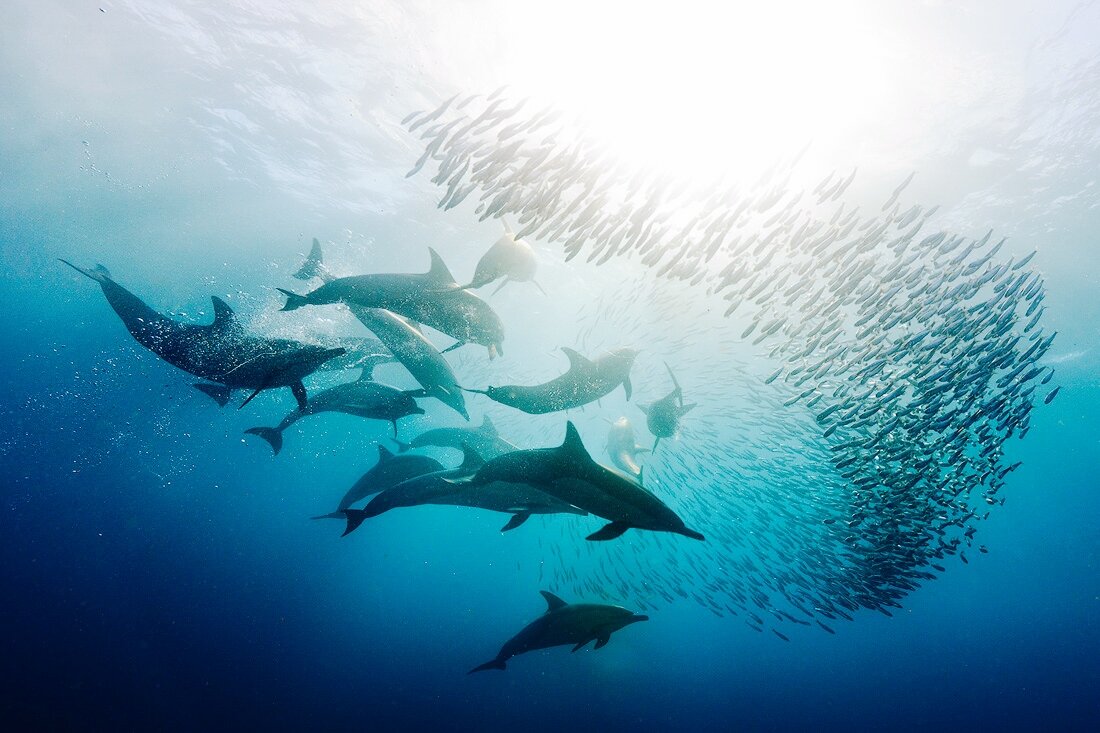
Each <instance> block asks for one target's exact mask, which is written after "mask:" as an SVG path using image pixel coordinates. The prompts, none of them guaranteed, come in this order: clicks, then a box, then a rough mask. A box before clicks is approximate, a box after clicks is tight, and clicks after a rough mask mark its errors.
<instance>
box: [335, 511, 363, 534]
mask: <svg viewBox="0 0 1100 733" xmlns="http://www.w3.org/2000/svg"><path fill="white" fill-rule="evenodd" d="M344 516H345V517H347V520H348V526H347V527H346V528H345V529H344V534H342V535H340V536H341V537H347V536H348V535H349V534H351V533H352V532H354V531H355V530H357V529H359V525H360V524H362V523H363V521H364V520H366V518H367V510H366V509H345V510H344Z"/></svg>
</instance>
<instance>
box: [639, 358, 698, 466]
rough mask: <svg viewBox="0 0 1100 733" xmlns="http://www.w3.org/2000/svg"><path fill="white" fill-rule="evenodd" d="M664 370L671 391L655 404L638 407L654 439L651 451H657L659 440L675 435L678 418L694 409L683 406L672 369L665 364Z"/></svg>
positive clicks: (677, 427) (682, 399) (689, 406)
mask: <svg viewBox="0 0 1100 733" xmlns="http://www.w3.org/2000/svg"><path fill="white" fill-rule="evenodd" d="M665 369H667V370H668V376H670V377H672V385H673V390H672V391H671V392H669V393H668V394H667V395H665V396H664V397H662V398H661V399H659V400H657V401H656V402H651V403H650V404H648V405H638V409H640V410H641V411H642V412H644V413H645V416H646V427H648V428H649V432H651V433H653V435H654V437H655V438H656V440H654V441H653V450H657V446H658V445H660V443H661V438H671V437H672V436H674V435H676V431H677V430H679V429H680V418H682V417H683V416H684V415H686V414H687V413H689V412H690V411H691V410H693V409H694V408H695V405H694V404H687V405H685V404H684V394H683V390H681V389H680V383H679V382H677V381H676V375H675V374H673V373H672V367H670V366H669V365H668V364H665Z"/></svg>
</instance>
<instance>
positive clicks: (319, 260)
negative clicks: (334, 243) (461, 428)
mask: <svg viewBox="0 0 1100 733" xmlns="http://www.w3.org/2000/svg"><path fill="white" fill-rule="evenodd" d="M294 277H296V278H298V279H300V280H308V279H311V278H314V277H317V278H320V279H321V280H323V281H324V282H331V281H332V280H334V279H335V278H334V277H333V276H332V275H331V274H330V273H329V272H328V270H327V268H325V266H324V261H323V255H322V253H321V243H320V242H318V241H317V239H316V238H315V239H314V240H313V248H312V249H311V250H310V253H309V257H307V258H306V261H305V262H304V263H303V264H302V266H301V267H300V268H298V271H297V272H295V273H294ZM348 309H349V310H351V312H352V314H353V315H354V316H355V317H356V318H358V319H359V322H360V323H362V324H363V325H364V326H366V327H367V329H368V330H370V331H371V332H372V333H374V335H375V336H377V337H378V339H379V342H380V343H381V345H383V346H385V348H386V349H388V350H389V351H390V353H392V354H393V356H394V358H396V360H397V361H399V362H401V365H402V366H404V367H405V369H407V370H408V371H409V374H411V375H412V376H413V379H415V380H416V381H417V382H419V383H420V386H421V387H423V388H424V390H425V392H426V393H427V396H428V397H434V398H436V399H437V400H439V401H440V402H442V403H443V404H445V405H447V406H448V407H450V408H451V409H453V410H454V411H455V412H457V413H458V414H459V415H462V417H464V418H466V419H467V420H469V419H470V415H469V413H468V412H466V400H465V399H464V398H463V397H462V390H461V389H459V387H458V383H457V381H456V380H455V375H454V372H453V371H452V370H451V367H450V365H449V364H448V363H447V360H446V359H445V358H444V357H443V355H442V354H441V353H440V352H439V350H438V349H436V348H435V346H433V345H432V343H431V342H430V341H428V339H426V338H424V334H422V333H421V332H420V331H418V330H417V329H415V328H413V327H412V326H411V325H409V323H408V322H407V321H405V320H404V319H403V318H401V317H399V316H397V315H396V314H394V313H392V312H390V311H388V310H384V309H381V308H365V307H363V306H361V305H357V304H354V303H349V304H348Z"/></svg>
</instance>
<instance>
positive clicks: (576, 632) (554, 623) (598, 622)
mask: <svg viewBox="0 0 1100 733" xmlns="http://www.w3.org/2000/svg"><path fill="white" fill-rule="evenodd" d="M540 592H541V593H542V597H543V598H545V599H546V606H547V608H546V613H544V614H543V615H542V616H539V617H538V618H537V619H535V620H534V621H532V622H531V623H529V624H527V626H525V627H524V628H523V630H522V631H520V632H519V633H518V634H516V635H515V636H513V637H512V638H511V639H509V640H508V641H506V642H505V643H504V646H502V647H501V648H500V652H499V653H498V654H497V655H496V658H494V659H492V660H490V661H488V662H486V663H485V664H481V665H478V666H477V667H474V668H473V669H471V670H470V671H469V674H473V673H474V672H482V671H485V670H487V669H504V668H505V664H506V663H507V662H508V660H509V659H511V658H512V657H514V656H517V655H519V654H523V653H524V652H530V651H534V650H536V649H548V648H549V647H552V646H565V645H567V644H572V645H573V651H577V650H578V649H580V648H581V647H583V646H584V645H585V644H587V643H588V642H590V641H595V642H596V645H595V648H596V649H599V648H600V647H602V646H604V645H605V644H607V642H608V641H610V640H611V634H613V633H614V632H616V631H618V630H619V629H621V628H623V627H625V626H629V625H630V624H634V623H638V622H639V621H648V620H649V616H643V615H639V614H636V613H634V612H633V611H628V610H627V609H625V608H623V607H622V606H610V605H605V604H602V603H566V602H565V601H563V600H562V599H560V598H558V597H557V596H556V595H554V594H553V593H551V592H550V591H546V590H544V591H540Z"/></svg>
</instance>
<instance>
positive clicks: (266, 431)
mask: <svg viewBox="0 0 1100 733" xmlns="http://www.w3.org/2000/svg"><path fill="white" fill-rule="evenodd" d="M244 432H245V433H247V434H248V435H258V436H260V437H261V438H263V439H264V440H266V441H267V442H268V443H269V444H270V445H271V450H272V451H273V452H274V453H275V455H279V451H281V450H282V449H283V433H282V431H280V430H279V429H278V428H249V429H248V430H245V431H244Z"/></svg>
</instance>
